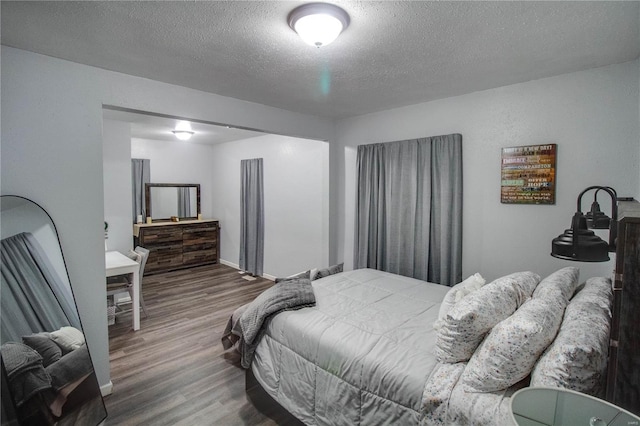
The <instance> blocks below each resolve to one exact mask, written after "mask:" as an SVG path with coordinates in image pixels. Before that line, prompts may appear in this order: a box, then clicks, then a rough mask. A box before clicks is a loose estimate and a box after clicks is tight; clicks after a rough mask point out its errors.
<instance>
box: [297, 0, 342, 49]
mask: <svg viewBox="0 0 640 426" xmlns="http://www.w3.org/2000/svg"><path fill="white" fill-rule="evenodd" d="M288 21H289V26H290V27H291V28H292V29H293V30H294V31H295V32H296V33H298V35H299V36H300V38H302V40H303V41H304V42H305V43H307V44H309V45H311V46H315V47H321V46H326V45H328V44H329V43H331V42H332V41H334V40H335V39H336V38H338V36H339V35H340V33H341V32H342V31H344V30H345V29H346V28H347V27H348V26H349V15H348V14H347V12H345V11H344V10H343V9H341V8H339V7H338V6H336V5H333V4H329V3H309V4H303V5H302V6H298V7H296V8H295V9H293V10H292V11H291V13H289V18H288Z"/></svg>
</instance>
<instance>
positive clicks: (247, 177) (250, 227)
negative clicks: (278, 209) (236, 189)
mask: <svg viewBox="0 0 640 426" xmlns="http://www.w3.org/2000/svg"><path fill="white" fill-rule="evenodd" d="M240 173H241V182H242V184H241V185H242V189H241V196H240V269H242V270H243V271H247V272H249V273H251V274H253V275H258V276H260V275H262V273H263V265H264V188H263V179H262V158H254V159H251V160H241V162H240Z"/></svg>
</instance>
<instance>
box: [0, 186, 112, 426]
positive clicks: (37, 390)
mask: <svg viewBox="0 0 640 426" xmlns="http://www.w3.org/2000/svg"><path fill="white" fill-rule="evenodd" d="M0 230H1V238H2V247H1V251H0V255H1V265H0V267H1V274H0V275H1V284H2V286H1V288H0V305H1V306H0V309H1V321H0V328H1V334H0V344H1V347H0V349H1V356H2V357H1V360H2V394H1V399H2V425H3V426H4V425H54V424H55V425H98V424H100V423H101V422H102V421H103V420H104V419H105V418H106V416H107V411H106V409H105V406H104V402H103V400H102V396H101V394H100V387H99V385H98V380H97V377H96V374H95V372H94V369H93V363H92V361H91V357H90V355H89V350H88V348H87V345H86V343H85V338H84V334H83V331H82V326H81V324H80V319H79V316H78V310H77V308H76V304H75V301H74V297H73V292H72V290H71V285H70V283H69V275H68V274H67V270H66V266H65V262H64V257H63V255H62V249H61V247H60V242H59V240H58V234H57V231H56V228H55V225H54V223H53V221H52V219H51V217H50V216H49V215H48V214H47V212H46V211H45V210H44V209H42V208H41V207H40V206H39V205H37V204H36V203H34V202H32V201H30V200H28V199H26V198H22V197H16V196H2V197H0Z"/></svg>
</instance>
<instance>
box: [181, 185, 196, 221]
mask: <svg viewBox="0 0 640 426" xmlns="http://www.w3.org/2000/svg"><path fill="white" fill-rule="evenodd" d="M189 189H190V188H189V187H180V188H178V217H192V216H195V215H192V214H191V197H190V196H189Z"/></svg>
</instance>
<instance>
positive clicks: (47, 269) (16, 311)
mask: <svg viewBox="0 0 640 426" xmlns="http://www.w3.org/2000/svg"><path fill="white" fill-rule="evenodd" d="M0 256H1V262H2V268H1V274H0V283H1V290H0V291H1V294H2V297H1V302H2V303H1V305H2V317H3V321H2V322H1V325H2V327H1V334H0V340H1V343H6V342H8V341H16V342H20V338H21V336H25V335H29V334H32V333H34V332H36V331H37V332H40V331H55V330H58V329H59V328H60V327H62V326H64V325H71V326H73V327H75V328H77V329H81V327H80V320H79V318H78V314H77V312H76V307H75V303H74V301H73V299H72V298H71V297H72V296H71V294H69V292H68V291H67V290H66V288H65V285H64V284H63V282H62V279H61V278H60V276H59V275H58V273H57V272H56V271H55V268H54V267H53V265H52V264H51V261H50V260H49V258H48V257H47V254H46V253H45V251H44V250H43V248H42V246H40V244H39V243H38V241H37V240H36V239H35V237H34V236H33V235H32V234H31V233H25V232H23V233H20V234H17V235H14V236H12V237H9V238H5V239H3V240H2V245H1V253H0ZM5 318H11V321H5V320H4V319H5Z"/></svg>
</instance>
